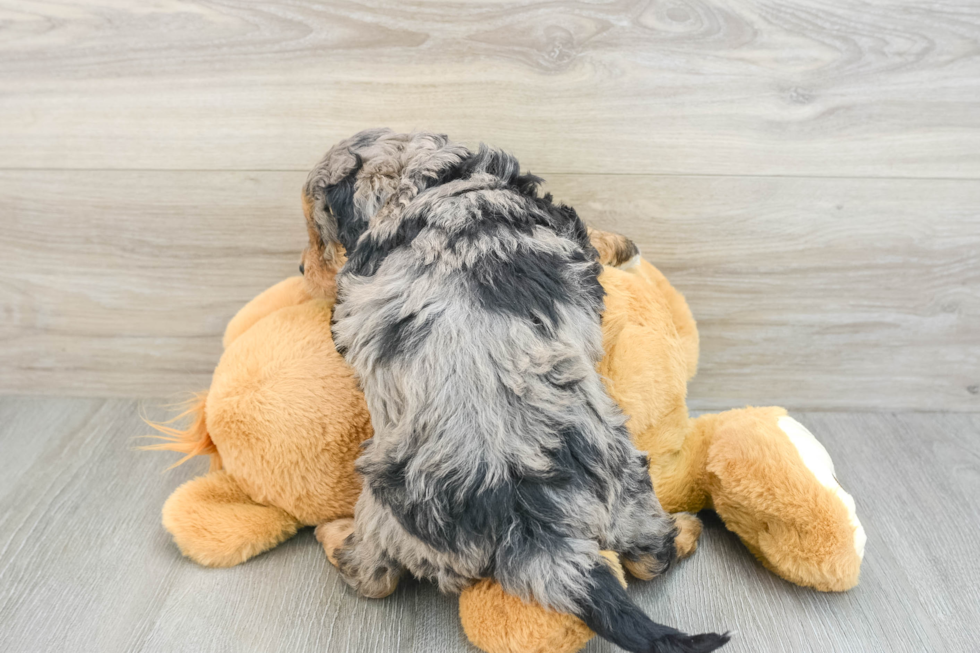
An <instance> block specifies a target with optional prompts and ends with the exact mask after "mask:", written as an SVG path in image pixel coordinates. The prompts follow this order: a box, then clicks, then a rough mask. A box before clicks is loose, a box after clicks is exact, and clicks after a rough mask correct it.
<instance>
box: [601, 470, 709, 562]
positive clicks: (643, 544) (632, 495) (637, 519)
mask: <svg viewBox="0 0 980 653" xmlns="http://www.w3.org/2000/svg"><path fill="white" fill-rule="evenodd" d="M643 473H644V474H646V470H645V469H644V470H643ZM647 478H648V477H647ZM644 481H646V482H644ZM634 490H635V492H629V493H627V497H628V498H627V499H626V501H625V505H623V506H621V507H620V509H619V510H618V511H617V513H616V514H617V520H616V524H615V527H614V534H615V537H614V541H613V542H612V545H613V549H614V550H616V551H618V552H619V553H620V555H621V556H622V559H623V566H624V567H625V568H626V570H627V571H629V572H630V574H632V575H633V576H635V577H637V578H639V579H641V580H652V579H653V578H655V577H656V576H658V575H660V574H662V573H663V572H665V571H667V569H668V568H669V567H670V566H671V565H672V564H673V563H674V561H676V560H677V559H678V558H684V557H687V556H689V555H690V554H691V553H693V552H694V550H695V549H696V548H697V540H698V536H699V535H700V534H701V522H700V520H698V518H697V517H695V516H694V515H691V514H688V513H677V514H676V515H669V514H667V513H666V512H665V511H664V509H663V508H662V507H661V506H660V502H659V501H657V497H656V495H655V494H654V493H653V487H652V486H651V485H650V484H649V481H648V480H646V479H641V480H640V482H639V483H637V487H636V488H634Z"/></svg>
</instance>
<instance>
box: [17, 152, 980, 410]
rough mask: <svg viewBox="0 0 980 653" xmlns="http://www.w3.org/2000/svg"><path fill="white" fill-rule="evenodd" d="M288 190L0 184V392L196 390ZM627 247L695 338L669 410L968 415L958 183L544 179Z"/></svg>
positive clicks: (974, 243)
mask: <svg viewBox="0 0 980 653" xmlns="http://www.w3.org/2000/svg"><path fill="white" fill-rule="evenodd" d="M303 179H304V175H303V174H302V173H293V172H199V171H198V172H167V171H159V172H148V171H143V172H104V171H7V172H0V215H3V216H4V219H3V220H2V221H0V316H2V320H0V393H12V392H13V393H45V394H71V395H111V396H132V395H138V396H151V395H161V394H166V393H170V392H174V391H180V390H194V389H198V388H200V387H206V386H207V384H208V382H209V377H210V372H211V370H212V369H213V367H214V364H215V363H216V362H217V359H218V356H219V355H220V334H221V332H222V329H223V326H224V324H225V322H226V321H227V320H228V319H229V318H230V317H231V315H233V314H234V312H235V310H237V308H238V307H239V306H241V305H242V304H243V303H244V302H246V301H247V300H248V299H249V298H251V297H252V296H254V295H255V294H256V293H257V292H259V291H260V290H262V289H264V288H265V287H267V286H269V285H271V284H272V283H274V282H276V281H278V280H279V279H281V278H283V277H284V276H286V275H289V274H294V273H295V270H296V263H297V261H298V253H299V250H300V249H301V248H302V246H303V244H304V239H305V231H304V228H303V223H302V216H301V213H300V209H299V190H298V189H299V188H300V186H301V184H302V181H303ZM548 189H549V190H551V191H553V192H554V193H555V194H556V196H557V197H559V198H562V199H564V200H567V201H569V202H570V203H572V204H573V205H574V206H576V207H577V208H578V209H579V212H580V213H581V214H582V215H583V217H585V218H586V219H588V220H590V221H591V222H593V223H595V224H597V225H600V226H603V227H606V228H611V229H615V230H619V231H621V232H623V233H627V234H631V235H632V236H633V237H634V238H635V239H636V240H637V242H638V243H639V245H640V247H641V249H642V250H643V252H644V254H645V255H646V256H647V257H648V258H649V259H650V260H651V261H652V262H654V263H655V264H656V265H658V266H659V267H660V268H661V269H662V270H663V271H664V272H665V273H666V274H667V275H668V278H670V279H671V281H672V282H673V283H674V285H675V286H676V287H677V288H678V289H680V290H681V291H682V292H684V293H685V295H686V296H687V297H688V300H689V302H690V303H691V306H692V308H693V310H694V314H695V317H696V318H697V319H698V320H699V325H700V329H701V334H702V365H701V372H700V374H699V376H698V377H697V379H696V380H695V382H694V384H693V386H692V390H691V404H692V405H693V406H698V407H704V408H709V407H726V406H729V405H741V404H745V403H754V404H768V403H779V404H785V405H788V406H792V407H810V408H888V409H915V410H939V409H959V410H977V409H978V406H980V396H978V393H977V392H978V391H977V386H978V385H980V328H978V326H977V325H978V324H980V184H978V183H975V182H969V181H949V180H868V179H847V180H841V179H787V178H779V177H764V178H752V177H712V176H660V177H658V176H629V175H609V176H602V175H553V176H551V177H550V179H549V185H548Z"/></svg>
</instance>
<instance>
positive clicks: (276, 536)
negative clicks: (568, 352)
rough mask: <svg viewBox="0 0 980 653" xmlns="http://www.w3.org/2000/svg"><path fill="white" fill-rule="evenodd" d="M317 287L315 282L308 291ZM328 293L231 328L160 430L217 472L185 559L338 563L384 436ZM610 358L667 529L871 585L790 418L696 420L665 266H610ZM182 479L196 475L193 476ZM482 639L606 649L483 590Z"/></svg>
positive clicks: (198, 483)
mask: <svg viewBox="0 0 980 653" xmlns="http://www.w3.org/2000/svg"><path fill="white" fill-rule="evenodd" d="M307 276H309V274H308V275H307ZM323 281H324V280H322V279H320V280H316V282H309V281H308V280H306V279H304V278H303V277H293V278H289V279H286V280H285V281H283V282H281V283H279V284H277V285H275V286H273V287H272V288H270V289H268V290H266V291H265V292H263V293H262V294H260V295H259V296H258V297H256V298H255V299H253V300H252V301H251V302H249V303H248V304H247V305H246V306H245V307H244V308H242V310H241V311H239V313H238V314H237V315H236V316H235V317H234V318H233V319H232V320H231V322H230V323H229V324H228V327H227V329H226V331H225V336H224V348H225V351H224V354H223V355H222V357H221V360H220V362H219V363H218V366H217V368H216V369H215V371H214V376H213V378H212V382H211V388H210V390H209V391H207V392H206V393H203V394H201V395H199V397H198V399H197V400H196V402H195V403H194V405H192V406H191V407H190V408H189V409H188V411H187V413H185V415H192V416H193V423H192V424H191V426H190V427H189V428H188V429H187V430H183V431H181V430H176V429H174V428H172V427H169V426H166V425H157V426H158V428H160V430H162V431H163V432H164V433H165V434H166V435H167V441H166V442H163V443H161V444H158V445H153V446H152V447H150V448H157V449H168V450H174V451H180V452H183V453H185V454H187V455H186V456H185V458H184V460H186V459H187V458H189V457H191V456H194V455H197V454H208V455H210V456H211V470H210V471H209V473H207V474H205V475H204V476H200V477H197V478H195V479H193V480H190V481H188V482H186V483H184V484H183V485H181V486H180V487H179V488H177V490H175V491H174V493H173V494H172V495H171V496H170V498H169V499H168V500H167V502H166V503H165V505H164V507H163V524H164V526H165V528H166V529H167V530H168V531H169V532H170V533H171V534H172V535H173V538H174V541H175V542H176V544H177V546H178V547H179V548H180V550H181V551H182V552H183V554H184V555H186V556H187V557H189V558H191V559H192V560H194V561H196V562H198V563H200V564H202V565H207V566H212V567H228V566H232V565H236V564H238V563H240V562H244V561H245V560H248V559H249V558H251V557H252V556H255V555H257V554H259V553H261V552H263V551H265V550H268V549H270V548H272V547H274V546H276V545H277V544H279V543H280V542H282V541H284V540H286V539H287V538H289V537H291V536H292V535H293V534H294V533H295V532H296V530H297V529H298V528H300V527H302V526H318V528H317V537H318V539H319V540H320V541H321V542H322V543H323V545H324V548H325V550H326V552H327V553H328V555H329V554H330V553H331V552H332V551H333V549H334V548H335V547H336V545H337V544H338V543H339V540H340V538H342V537H343V536H344V535H345V534H346V533H347V532H348V530H349V527H350V522H349V519H350V517H352V515H353V510H354V503H355V501H356V499H357V496H358V494H359V492H360V482H359V479H358V477H357V474H356V473H355V471H354V461H355V459H356V458H357V456H358V453H359V447H360V444H361V443H362V442H363V441H364V440H365V439H367V438H369V437H370V436H371V425H370V419H369V415H368V411H367V407H366V405H365V402H364V397H363V395H362V394H361V393H360V391H359V390H358V386H357V382H356V380H355V379H354V376H353V373H352V372H351V370H350V368H349V367H348V366H347V365H346V363H345V362H344V360H343V358H342V357H341V356H340V355H339V354H338V353H337V352H336V351H335V349H334V346H333V341H332V339H331V332H330V317H331V308H332V304H333V300H332V298H331V297H329V296H327V297H323V294H324V293H323V291H322V290H320V289H322V288H324V287H326V288H331V287H332V286H331V284H325V283H323ZM600 281H601V282H602V285H603V287H604V288H605V290H606V309H605V312H604V314H603V322H602V327H603V336H604V346H605V358H604V359H603V360H602V362H601V363H600V367H599V371H600V372H601V374H602V375H603V377H604V378H605V380H606V384H607V387H608V390H609V392H610V394H611V396H612V397H613V398H614V399H615V400H616V401H617V402H618V403H619V405H620V406H621V407H622V409H623V411H624V412H625V413H626V414H627V415H628V416H629V418H630V419H629V422H628V427H629V429H630V432H631V434H632V436H633V438H634V440H635V442H636V445H637V446H638V448H640V449H641V450H644V451H647V452H649V460H650V475H651V478H652V480H653V484H654V487H655V489H656V493H657V497H658V498H659V499H660V502H661V503H662V505H663V506H664V508H665V509H666V510H668V511H669V512H692V513H693V512H697V511H699V510H703V509H706V508H711V509H714V510H715V511H716V512H717V513H718V514H719V515H720V516H721V518H722V519H723V520H724V522H725V525H726V526H727V527H728V528H729V529H730V530H732V531H734V532H735V533H736V534H738V536H739V537H740V538H741V539H742V541H743V542H744V543H745V545H746V547H747V548H748V549H749V551H751V552H752V553H753V554H754V555H755V556H756V557H757V558H758V559H759V560H760V561H761V563H762V564H763V565H765V566H766V567H767V568H769V569H770V570H772V571H773V572H775V573H776V574H778V575H779V576H781V577H783V578H785V579H786V580H788V581H790V582H793V583H796V584H798V585H803V586H808V587H813V588H815V589H818V590H822V591H842V590H846V589H849V588H851V587H853V586H854V585H855V584H856V583H857V581H858V574H859V570H860V565H861V560H862V557H863V549H864V540H865V535H864V531H863V529H862V528H861V524H860V522H859V521H858V519H857V517H856V515H855V509H854V501H853V499H852V498H851V496H850V495H849V494H847V493H846V492H845V491H844V490H843V488H842V487H841V486H840V484H839V483H838V482H837V480H836V478H835V476H834V469H833V463H832V462H831V460H830V457H829V455H828V454H827V452H826V450H825V449H824V448H823V447H822V446H821V445H820V443H819V442H818V441H817V440H816V439H815V438H814V437H813V435H811V434H810V432H809V431H807V430H806V428H804V427H803V426H802V425H801V424H800V423H799V422H797V421H796V420H794V419H793V418H792V417H789V416H788V415H787V414H786V411H785V410H783V409H782V408H776V407H770V408H744V409H741V410H732V411H728V412H725V413H719V414H710V415H702V416H700V417H698V418H696V419H691V418H690V417H689V416H688V411H687V406H686V403H685V398H686V391H687V382H688V381H689V380H690V378H691V377H692V376H694V373H695V371H696V368H697V359H698V333H697V329H696V326H695V322H694V319H693V318H692V316H691V313H690V310H689V309H688V306H687V303H686V302H685V300H684V298H683V297H682V296H681V294H680V293H678V292H677V291H676V290H674V288H672V287H671V285H670V284H669V283H668V282H667V280H666V279H665V278H664V276H663V275H662V274H661V273H660V272H659V271H658V270H657V269H656V268H654V267H653V266H652V265H651V264H649V263H648V262H646V261H643V260H642V259H639V258H636V259H634V260H632V261H630V263H628V264H626V265H625V266H624V267H623V268H615V267H609V266H607V267H606V268H605V270H604V272H603V274H602V275H601V277H600ZM180 462H183V460H181V461H180ZM678 523H679V525H680V531H681V532H680V535H679V537H678V542H677V544H678V550H679V551H680V552H681V553H690V552H692V551H693V550H694V548H695V547H696V543H697V538H698V535H699V533H700V522H698V521H697V520H696V519H694V518H687V519H683V520H679V522H678ZM460 618H461V621H462V624H463V628H464V630H465V631H466V634H467V636H468V637H469V638H470V641H472V642H473V643H474V644H475V645H476V646H478V647H480V648H482V649H484V650H485V651H488V652H491V653H534V652H537V651H557V652H559V653H571V652H572V651H576V650H578V649H579V648H581V647H582V646H583V645H584V644H585V643H586V642H587V641H588V639H589V638H590V637H591V636H592V633H591V631H589V630H588V628H586V626H585V625H584V624H583V623H582V622H581V621H579V620H578V619H576V618H575V617H572V616H570V615H564V614H558V613H555V612H550V611H547V610H545V609H544V608H541V607H540V606H537V605H534V604H528V603H524V602H522V601H521V600H519V599H517V598H515V597H512V596H509V595H506V594H505V593H504V592H503V590H502V589H501V588H500V586H499V585H497V584H496V583H493V582H491V581H489V580H485V581H482V582H480V583H477V584H476V585H474V586H472V587H470V588H469V589H467V590H465V591H464V592H463V594H462V595H461V596H460Z"/></svg>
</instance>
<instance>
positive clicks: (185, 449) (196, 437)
mask: <svg viewBox="0 0 980 653" xmlns="http://www.w3.org/2000/svg"><path fill="white" fill-rule="evenodd" d="M207 399H208V392H207V390H205V391H203V392H199V393H197V394H196V395H194V397H193V398H191V399H189V400H188V401H187V402H186V403H184V404H183V408H184V410H183V411H182V412H181V413H180V414H179V415H177V416H176V417H174V418H172V419H168V420H167V421H166V422H151V421H150V420H148V419H146V418H145V417H144V418H143V421H144V422H146V424H147V425H148V426H150V427H151V428H153V429H155V430H156V431H158V432H159V433H162V434H163V435H156V436H147V437H153V438H156V439H158V440H163V442H159V443H157V444H149V445H146V446H143V447H138V448H139V449H142V450H144V451H176V452H178V453H182V454H186V455H185V456H184V457H183V458H181V459H180V460H178V461H177V462H175V463H174V464H173V465H171V466H170V469H173V468H174V467H177V466H178V465H181V464H183V463H185V462H187V461H188V460H190V459H191V458H193V457H194V456H203V455H208V456H211V468H210V471H212V472H214V471H217V470H219V469H221V456H220V455H219V454H218V448H217V447H215V446H214V442H212V441H211V435H210V434H209V433H208V426H207V422H206V420H205V416H204V404H205V403H206V402H207ZM188 416H191V417H192V420H191V424H190V426H188V427H187V428H186V429H183V430H181V429H177V428H174V427H173V426H170V425H171V424H173V423H174V422H176V421H178V420H181V419H184V418H185V417H188Z"/></svg>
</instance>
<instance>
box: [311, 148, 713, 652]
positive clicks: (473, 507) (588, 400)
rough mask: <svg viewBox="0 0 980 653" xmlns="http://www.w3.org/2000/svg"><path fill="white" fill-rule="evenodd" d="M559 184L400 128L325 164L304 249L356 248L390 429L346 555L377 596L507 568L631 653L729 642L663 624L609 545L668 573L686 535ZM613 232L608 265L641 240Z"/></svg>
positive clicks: (374, 377)
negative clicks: (618, 363)
mask: <svg viewBox="0 0 980 653" xmlns="http://www.w3.org/2000/svg"><path fill="white" fill-rule="evenodd" d="M539 182H540V180H539V179H538V178H537V177H534V176H532V175H530V174H521V172H520V168H519V166H518V163H517V161H516V159H514V158H513V157H511V156H509V155H507V154H505V153H503V152H501V151H498V150H496V149H492V148H488V147H485V146H481V147H480V149H479V151H477V152H472V151H470V150H469V149H467V148H466V147H464V146H462V145H459V144H457V143H453V142H452V141H450V140H449V139H448V138H447V137H445V136H442V135H437V134H431V133H413V134H398V133H394V132H391V131H389V130H370V131H365V132H361V133H359V134H357V135H355V136H353V137H352V138H350V139H348V140H345V141H343V142H341V143H338V144H337V145H335V146H334V147H333V148H331V149H330V151H329V152H328V153H327V154H326V156H325V157H324V159H323V160H322V161H321V162H320V164H319V165H318V166H317V167H316V168H315V169H314V170H313V172H312V173H311V174H310V176H309V179H308V181H307V184H306V187H305V189H304V194H305V197H306V207H307V216H308V220H309V224H310V233H311V247H310V250H309V251H308V252H307V255H306V259H304V263H305V264H306V267H307V268H310V267H311V266H319V267H321V268H322V267H324V266H326V267H332V266H338V265H340V263H341V262H342V261H343V256H344V253H346V256H347V259H346V263H344V264H343V268H342V269H341V270H340V272H339V274H338V275H337V292H338V297H337V303H336V306H335V309H334V323H333V334H334V340H335V343H336V345H337V348H338V350H339V351H340V352H341V353H342V354H343V355H344V357H345V358H346V359H347V361H348V362H349V363H350V364H351V365H352V366H353V368H354V370H355V371H356V372H357V375H358V377H359V379H360V382H361V384H362V387H363V389H364V394H365V397H366V398H367V402H368V407H369V410H370V413H371V419H372V422H373V426H374V431H375V434H374V438H373V439H372V440H370V441H369V442H368V443H366V445H365V447H364V451H363V454H362V455H361V457H360V458H359V460H358V463H357V468H358V470H359V472H360V473H361V474H362V475H363V477H364V489H363V492H362V494H361V496H360V499H359V500H358V503H357V507H356V511H355V521H354V532H353V533H352V534H351V535H350V536H349V537H348V538H347V539H346V540H345V541H344V543H343V545H342V546H341V547H340V548H338V549H337V550H336V552H335V556H336V561H337V566H338V568H339V569H340V571H341V573H342V574H343V575H344V577H345V579H346V580H347V582H348V583H350V584H351V585H352V586H353V587H355V588H356V589H357V590H358V591H359V592H360V593H361V594H363V595H365V596H371V597H380V596H385V595H387V594H388V593H390V592H391V591H393V590H394V588H395V586H396V585H397V583H398V579H399V577H400V576H401V575H402V573H403V572H404V571H405V570H406V569H407V570H408V571H410V572H411V573H412V574H414V575H416V576H418V577H422V578H429V579H431V580H433V581H435V582H437V583H438V584H439V586H440V588H441V589H443V590H444V591H453V592H457V591H460V590H461V589H463V588H464V587H466V586H467V585H468V584H470V583H472V582H474V580H476V579H479V578H484V577H493V578H495V579H497V580H498V581H499V582H500V583H501V585H502V586H503V588H504V589H505V590H506V591H507V592H510V593H512V594H515V595H517V596H520V597H522V598H525V599H534V600H536V601H538V602H539V603H541V604H543V605H545V606H548V607H551V608H553V609H555V610H559V611H563V612H568V613H572V614H574V615H576V616H578V617H580V618H581V619H582V620H583V621H585V623H586V624H587V625H588V626H589V627H590V628H592V629H593V630H594V631H596V632H597V633H598V634H599V635H600V636H602V637H605V638H606V639H609V640H611V641H613V642H614V643H616V644H618V645H619V646H621V647H623V648H625V649H627V650H630V651H710V650H713V649H715V648H717V647H719V646H721V645H722V644H724V642H725V641H727V636H724V635H716V634H713V633H710V634H705V635H697V636H693V637H692V636H687V635H684V634H682V633H680V632H679V631H677V630H674V629H672V628H668V627H666V626H662V625H659V624H656V623H654V622H653V621H651V620H650V619H649V618H648V617H646V615H644V614H643V613H642V612H641V611H640V610H639V609H638V608H637V607H636V605H634V604H633V603H632V602H631V601H630V599H629V597H628V595H627V594H626V592H625V591H624V590H623V588H622V586H621V585H620V584H619V582H618V581H617V580H616V577H615V575H614V574H613V573H612V571H611V570H610V567H609V566H608V564H607V563H606V562H605V561H604V558H603V557H602V556H601V555H600V554H599V551H600V549H611V550H613V551H616V552H618V553H620V554H621V555H622V556H623V558H624V561H625V563H626V565H627V567H628V568H630V569H632V570H634V572H635V573H637V574H638V575H640V576H643V577H653V576H655V575H656V574H658V573H660V572H662V571H663V570H664V569H666V568H667V567H668V566H669V565H670V564H671V562H672V561H673V560H674V559H675V558H676V555H677V552H676V549H675V545H674V538H675V536H676V534H677V531H676V528H675V525H674V521H673V519H672V518H671V517H670V516H669V515H667V514H666V513H665V512H664V511H663V509H662V508H661V507H660V504H659V502H658V501H657V499H656V497H655V495H654V492H653V488H652V486H651V483H650V477H649V475H648V472H647V463H646V459H645V456H643V455H642V454H641V453H640V452H639V451H637V450H636V449H635V448H634V446H633V445H632V443H631V441H630V438H629V434H628V432H627V430H626V428H625V418H624V416H623V415H622V413H621V412H620V411H619V409H618V407H617V406H616V405H615V404H614V402H613V401H612V400H611V399H610V398H609V396H608V395H607V394H606V392H605V388H604V387H603V384H602V381H601V379H600V377H599V375H598V374H597V373H596V371H595V366H596V363H597V362H598V361H599V359H600V357H601V355H602V351H601V348H602V335H601V331H600V313H601V311H602V308H603V290H602V287H601V286H600V285H599V282H598V279H597V277H598V274H599V272H600V270H601V265H600V263H599V262H598V260H597V257H598V254H597V251H596V249H595V247H593V245H592V244H591V242H590V238H589V232H588V230H587V228H586V226H585V225H584V224H583V223H582V221H581V220H580V219H579V218H578V216H577V215H576V213H575V211H574V210H572V209H571V208H569V207H567V206H564V205H561V204H556V203H554V202H553V201H552V200H551V197H550V196H549V195H546V196H544V197H539V196H538V194H537V185H538V183H539ZM593 237H594V238H598V239H599V240H600V241H601V243H602V244H603V246H604V247H605V249H606V250H607V254H606V258H611V259H614V260H616V261H617V262H620V259H623V260H625V259H629V258H631V257H632V256H634V255H635V254H636V249H635V247H633V246H632V243H630V242H629V241H628V240H626V239H622V238H621V237H615V236H612V235H610V234H601V232H597V233H596V234H593ZM617 238H619V240H616V239H617ZM309 273H310V271H309V270H308V274H309Z"/></svg>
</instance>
